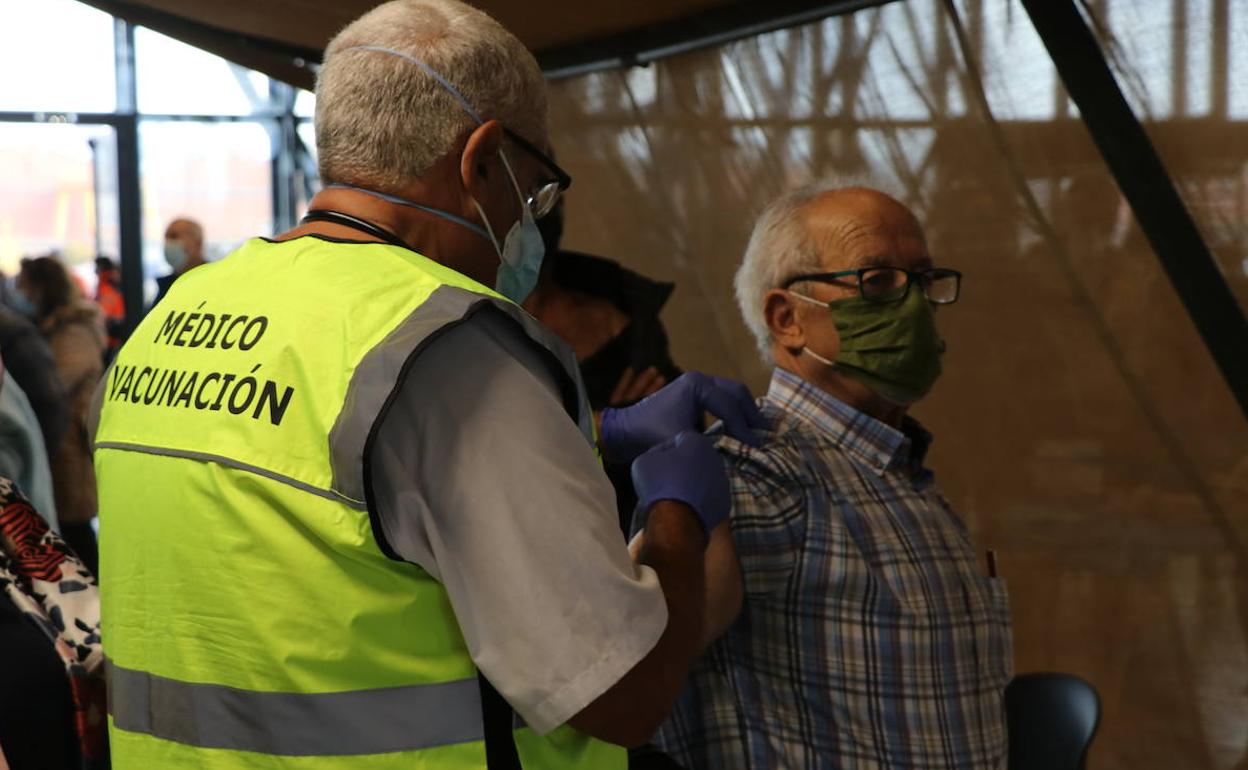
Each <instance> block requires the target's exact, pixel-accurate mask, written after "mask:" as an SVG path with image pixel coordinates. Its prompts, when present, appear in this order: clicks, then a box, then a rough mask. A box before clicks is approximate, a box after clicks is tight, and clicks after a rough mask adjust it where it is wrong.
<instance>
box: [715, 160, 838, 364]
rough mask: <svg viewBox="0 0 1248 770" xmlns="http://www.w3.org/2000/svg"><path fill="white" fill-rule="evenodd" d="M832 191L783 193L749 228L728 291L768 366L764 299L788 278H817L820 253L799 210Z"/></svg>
mask: <svg viewBox="0 0 1248 770" xmlns="http://www.w3.org/2000/svg"><path fill="white" fill-rule="evenodd" d="M832 189H835V186H833V185H828V184H816V185H811V186H809V187H803V188H801V189H800V190H795V191H793V192H790V193H786V194H785V195H782V196H780V197H779V198H778V199H776V200H775V201H772V202H771V203H770V204H768V206H767V208H765V209H763V213H762V215H760V216H759V218H758V221H757V222H755V223H754V232H753V233H751V235H750V243H749V245H748V246H746V247H745V258H744V259H743V260H741V267H739V268H737V276H736V279H735V280H734V281H733V285H734V287H735V289H736V293H737V307H739V308H740V309H741V318H742V319H744V320H745V325H746V326H747V327H749V329H750V332H751V333H753V335H754V340H755V342H756V343H757V344H758V352H759V354H760V355H762V357H763V360H764V361H765V362H768V363H770V362H771V361H772V355H771V330H770V329H768V328H767V318H766V316H765V315H764V313H763V296H764V295H765V294H766V293H767V292H769V291H771V290H772V289H778V288H780V286H781V285H783V284H784V282H785V281H786V280H788V279H789V278H790V277H792V276H795V275H800V274H801V273H813V272H818V270H819V268H820V266H821V254H820V249H819V245H818V243H817V242H816V241H815V239H814V238H813V237H812V236H811V233H810V229H809V228H808V227H807V226H806V217H805V212H804V209H805V208H806V206H807V205H809V204H810V202H811V201H813V200H814V199H815V198H818V197H819V196H820V195H822V194H823V193H825V192H827V191H829V190H832Z"/></svg>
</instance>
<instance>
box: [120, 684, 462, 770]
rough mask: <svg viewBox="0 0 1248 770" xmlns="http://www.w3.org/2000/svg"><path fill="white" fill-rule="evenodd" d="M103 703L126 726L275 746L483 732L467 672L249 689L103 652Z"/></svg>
mask: <svg viewBox="0 0 1248 770" xmlns="http://www.w3.org/2000/svg"><path fill="white" fill-rule="evenodd" d="M108 712H109V713H110V714H111V715H112V717H113V724H114V726H115V727H117V728H118V729H120V730H125V731H127V732H132V733H144V734H147V735H151V736H154V737H157V738H163V739H165V740H169V741H174V742H176V743H182V744H187V745H190V746H198V747H200V748H206V749H234V750H237V751H253V752H256V753H258V754H271V755H280V756H349V755H350V756H355V755H364V754H387V753H391V752H396V751H417V750H420V749H428V748H433V747H435V746H446V745H450V744H454V743H466V742H468V741H480V740H483V739H484V731H483V728H482V725H481V692H480V689H479V685H478V683H477V679H476V678H475V677H474V678H472V679H462V680H459V681H456V682H446V683H443V684H430V685H412V686H407V687H387V688H384V689H377V690H356V691H352V692H335V693H315V694H308V693H281V692H256V691H253V690H240V689H237V688H234V687H226V686H224V685H216V684H194V683H191V682H182V681H178V680H176V679H166V678H165V677H162V676H156V675H154V674H149V673H146V672H143V671H135V670H132V669H126V668H121V667H119V666H116V665H114V664H113V663H112V661H109V662H108Z"/></svg>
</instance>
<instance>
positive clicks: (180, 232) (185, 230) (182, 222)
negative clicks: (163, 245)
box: [165, 218, 204, 243]
mask: <svg viewBox="0 0 1248 770" xmlns="http://www.w3.org/2000/svg"><path fill="white" fill-rule="evenodd" d="M184 237H186V238H190V239H192V240H194V241H197V242H199V243H203V242H204V228H203V227H202V226H201V225H200V224H199V223H198V222H196V221H195V220H194V219H184V218H180V219H175V220H173V221H172V222H170V223H169V226H168V227H166V228H165V238H169V239H175V238H176V239H181V238H184Z"/></svg>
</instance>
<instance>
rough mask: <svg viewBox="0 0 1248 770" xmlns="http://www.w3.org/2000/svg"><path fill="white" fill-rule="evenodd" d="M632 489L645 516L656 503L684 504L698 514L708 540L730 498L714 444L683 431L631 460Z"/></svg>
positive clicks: (697, 434) (720, 519)
mask: <svg viewBox="0 0 1248 770" xmlns="http://www.w3.org/2000/svg"><path fill="white" fill-rule="evenodd" d="M633 487H635V488H636V490H637V503H638V509H639V510H640V511H641V512H642V515H645V512H647V511H649V510H650V508H651V507H653V506H654V504H655V503H657V502H659V501H660V500H675V501H677V502H681V503H684V504H685V505H687V506H689V507H690V508H692V509H693V510H694V512H695V513H697V514H698V519H699V520H701V522H702V530H703V534H705V535H706V536H707V537H708V538H709V537H710V533H711V531H712V530H714V529H715V527H716V525H718V524H719V523H721V522H722V521H724V520H725V519H727V518H728V510H729V507H730V504H731V503H730V501H731V497H730V495H729V493H728V473H727V472H726V471H725V470H724V461H723V458H722V457H720V454H719V452H717V451H715V443H714V442H713V441H711V439H709V438H707V437H706V436H703V435H702V434H701V433H698V432H697V431H692V430H687V431H684V432H683V433H680V434H678V435H677V436H676V437H675V438H673V439H671V440H669V441H667V442H665V443H663V444H660V445H658V446H656V447H654V448H653V449H651V450H650V451H648V452H646V453H645V454H643V455H642V456H641V457H638V458H637V459H636V460H635V461H633Z"/></svg>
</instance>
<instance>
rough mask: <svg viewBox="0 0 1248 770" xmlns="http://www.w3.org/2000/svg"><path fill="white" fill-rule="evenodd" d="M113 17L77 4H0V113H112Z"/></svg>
mask: <svg viewBox="0 0 1248 770" xmlns="http://www.w3.org/2000/svg"><path fill="white" fill-rule="evenodd" d="M113 60H114V56H113V17H112V16H109V15H108V14H106V13H102V12H100V11H97V10H95V9H94V8H90V7H88V6H85V5H83V4H82V3H78V2H75V0H39V2H34V3H17V2H6V3H0V72H4V73H5V77H4V85H3V87H0V110H13V111H20V112H34V111H49V112H112V111H113V110H114V109H115V108H116V106H117V85H116V80H115V77H114V68H113Z"/></svg>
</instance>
